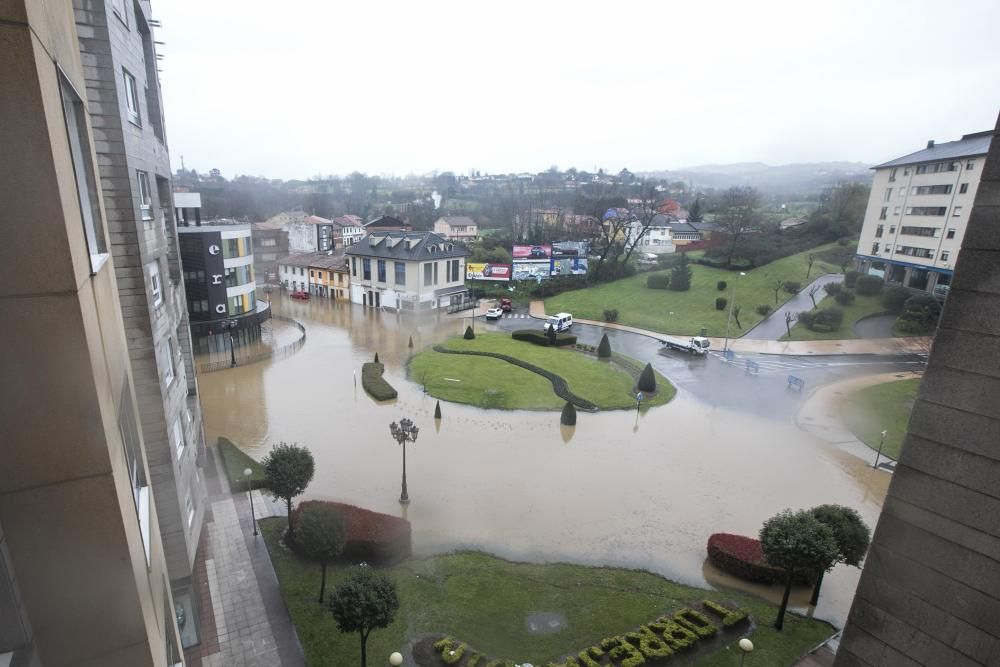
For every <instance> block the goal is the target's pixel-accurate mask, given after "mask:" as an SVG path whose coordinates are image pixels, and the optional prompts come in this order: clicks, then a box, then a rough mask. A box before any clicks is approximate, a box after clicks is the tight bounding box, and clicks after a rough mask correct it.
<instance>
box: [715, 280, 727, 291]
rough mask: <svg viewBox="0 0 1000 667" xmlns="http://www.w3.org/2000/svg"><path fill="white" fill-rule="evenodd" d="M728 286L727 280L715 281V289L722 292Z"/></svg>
mask: <svg viewBox="0 0 1000 667" xmlns="http://www.w3.org/2000/svg"><path fill="white" fill-rule="evenodd" d="M726 287H727V285H726V281H725V280H720V281H719V282H717V283H715V289H717V290H719V291H720V292H725V291H726Z"/></svg>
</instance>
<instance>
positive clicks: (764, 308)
mask: <svg viewBox="0 0 1000 667" xmlns="http://www.w3.org/2000/svg"><path fill="white" fill-rule="evenodd" d="M754 310H756V311H757V314H758V315H762V316H764V317H767V316H768V315H770V314H771V311H772V310H774V308H773V307H772V306H771V304H769V303H762V304H760V305H759V306H757V307H756V308H754Z"/></svg>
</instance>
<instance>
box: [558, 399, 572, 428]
mask: <svg viewBox="0 0 1000 667" xmlns="http://www.w3.org/2000/svg"><path fill="white" fill-rule="evenodd" d="M559 423H560V424H563V425H565V426H576V406H574V405H573V404H572V403H570V402H569V401H566V405H564V406H563V409H562V414H561V415H559Z"/></svg>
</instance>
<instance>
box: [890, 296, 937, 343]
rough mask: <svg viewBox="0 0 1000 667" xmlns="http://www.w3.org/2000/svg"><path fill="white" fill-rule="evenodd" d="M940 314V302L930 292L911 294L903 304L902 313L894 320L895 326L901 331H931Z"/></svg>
mask: <svg viewBox="0 0 1000 667" xmlns="http://www.w3.org/2000/svg"><path fill="white" fill-rule="evenodd" d="M940 316H941V304H940V303H938V300H937V299H935V298H934V297H933V296H931V295H930V294H917V295H915V296H911V297H910V298H909V299H907V300H906V303H905V304H904V305H903V313H902V315H900V316H899V319H898V320H896V328H897V329H898V330H899V331H900V332H902V333H908V334H928V333H933V331H934V328H935V327H937V322H938V318H939V317H940Z"/></svg>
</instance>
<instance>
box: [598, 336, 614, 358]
mask: <svg viewBox="0 0 1000 667" xmlns="http://www.w3.org/2000/svg"><path fill="white" fill-rule="evenodd" d="M597 357H598V358H599V359H610V358H611V341H609V340H608V334H604V335H603V336H601V343H600V345H598V346H597Z"/></svg>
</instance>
